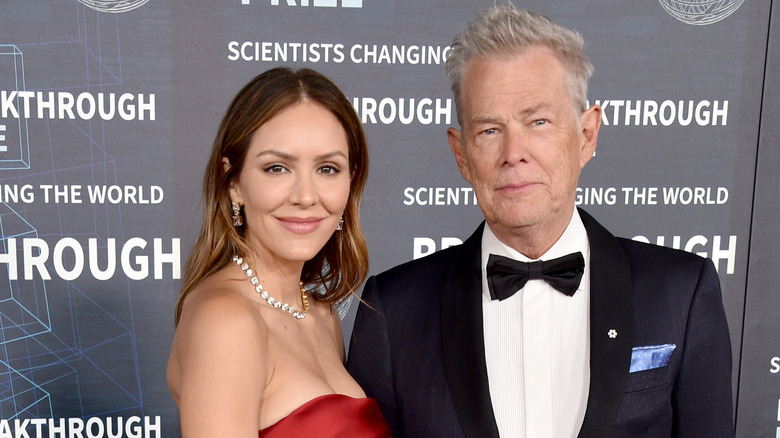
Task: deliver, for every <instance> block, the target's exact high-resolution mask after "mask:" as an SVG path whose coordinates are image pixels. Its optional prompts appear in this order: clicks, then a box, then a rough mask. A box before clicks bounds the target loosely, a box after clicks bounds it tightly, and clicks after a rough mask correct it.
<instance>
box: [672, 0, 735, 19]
mask: <svg viewBox="0 0 780 438" xmlns="http://www.w3.org/2000/svg"><path fill="white" fill-rule="evenodd" d="M658 1H660V2H661V6H663V8H664V9H665V10H666V12H668V13H669V14H670V15H671V16H672V17H674V18H676V19H678V20H680V21H682V22H683V23H688V24H695V25H705V24H712V23H716V22H718V21H720V20H722V19H724V18H726V17H728V16H729V15H731V14H732V13H733V12H734V11H736V10H737V9H738V8H739V7H740V6H741V5H742V3H744V1H745V0H658Z"/></svg>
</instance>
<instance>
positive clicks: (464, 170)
mask: <svg viewBox="0 0 780 438" xmlns="http://www.w3.org/2000/svg"><path fill="white" fill-rule="evenodd" d="M447 143H449V144H450V150H451V151H452V154H453V155H455V162H457V163H458V170H460V174H461V176H463V179H465V180H466V181H468V182H469V183H471V174H470V173H469V167H468V164H467V163H466V157H465V156H464V154H465V152H466V151H465V150H464V149H463V133H462V132H460V131H458V130H457V129H455V128H448V129H447Z"/></svg>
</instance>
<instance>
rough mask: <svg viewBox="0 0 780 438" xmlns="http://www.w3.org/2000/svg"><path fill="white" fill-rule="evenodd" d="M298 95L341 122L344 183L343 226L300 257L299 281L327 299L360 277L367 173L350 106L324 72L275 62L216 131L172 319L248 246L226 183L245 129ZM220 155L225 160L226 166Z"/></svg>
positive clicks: (342, 294) (245, 142) (239, 161)
mask: <svg viewBox="0 0 780 438" xmlns="http://www.w3.org/2000/svg"><path fill="white" fill-rule="evenodd" d="M304 101H307V102H314V103H317V104H319V105H322V106H323V107H324V108H326V109H328V110H329V111H330V112H331V113H333V115H334V116H335V117H336V118H337V119H338V120H339V122H340V123H341V126H342V127H343V128H344V131H345V132H346V134H347V141H348V143H349V166H350V172H351V175H350V176H351V182H350V191H349V198H348V200H347V206H346V208H345V209H344V224H343V230H342V231H337V232H335V233H334V234H333V236H331V238H330V239H329V240H328V242H327V243H326V244H325V246H324V247H323V248H322V249H321V250H320V251H319V252H318V253H317V255H316V256H314V258H312V259H311V260H309V261H307V262H306V263H304V265H303V272H302V273H301V281H303V282H304V284H306V285H307V286H309V288H312V286H313V287H314V288H316V289H318V290H319V291H321V292H322V293H321V294H319V293H314V294H312V296H313V297H314V298H316V299H319V300H322V301H326V302H328V303H331V304H335V303H338V302H340V301H341V300H343V299H344V298H346V297H347V296H348V295H349V294H350V293H352V292H353V291H354V290H355V289H356V288H357V287H358V286H360V284H361V283H362V282H363V280H364V279H365V277H366V272H367V271H368V250H367V249H366V241H365V238H364V236H363V230H362V229H361V227H360V220H359V214H360V213H359V210H360V198H361V196H362V194H363V189H364V187H365V185H366V178H367V177H368V146H367V144H366V138H365V134H364V133H363V127H362V125H361V124H360V120H359V119H358V117H357V114H355V110H354V109H353V108H352V105H350V103H349V101H348V100H347V98H346V97H345V96H344V94H343V93H342V92H341V90H339V89H338V87H336V85H335V84H333V83H332V82H331V81H330V80H328V78H326V77H325V76H323V75H321V74H320V73H317V72H315V71H313V70H310V69H301V70H297V71H294V70H292V69H290V68H275V69H272V70H268V71H266V72H265V73H262V74H260V75H259V76H257V77H255V78H254V79H252V80H251V81H249V83H248V84H246V85H245V86H244V87H243V88H242V89H241V91H239V92H238V94H236V96H235V97H234V98H233V101H232V102H231V104H230V106H229V107H228V109H227V111H226V112H225V116H224V117H223V119H222V123H221V124H220V126H219V130H218V131H217V136H216V139H215V140H214V146H213V148H212V150H211V157H210V158H209V161H208V164H207V165H206V171H205V174H204V175H203V195H202V196H203V198H202V203H203V224H202V226H201V231H200V236H199V237H198V240H197V241H196V242H195V246H194V247H193V249H192V252H191V253H190V257H189V259H188V260H187V266H186V270H185V274H184V285H183V287H182V291H181V294H180V295H179V300H178V302H177V303H176V315H175V317H174V322H175V324H178V323H179V318H180V317H181V311H182V304H183V302H184V299H185V298H186V296H187V294H189V293H190V291H192V289H193V288H195V286H197V285H198V284H199V283H200V282H201V281H203V279H204V278H206V277H208V276H209V275H212V274H214V273H215V272H217V271H218V270H220V269H221V268H222V267H224V266H225V265H226V264H228V263H229V262H230V260H231V258H232V257H233V255H234V254H247V253H249V252H250V251H249V248H248V246H247V241H246V239H245V229H244V227H243V226H241V227H235V226H233V220H232V218H231V216H232V211H231V208H230V195H229V187H230V183H231V182H233V181H235V180H236V179H237V178H238V175H239V174H240V173H241V169H242V168H243V166H244V159H245V158H246V152H247V150H248V149H249V143H250V141H251V138H252V134H253V133H254V132H255V131H257V129H258V128H260V126H262V125H263V124H264V123H266V122H268V121H269V120H271V119H272V118H273V117H275V116H276V115H277V114H279V113H281V112H282V111H284V110H285V109H287V108H290V107H292V106H294V105H296V104H298V103H300V102H304ZM223 157H225V158H227V159H228V160H229V162H230V166H229V169H227V170H225V169H224V168H223V164H222V158H223Z"/></svg>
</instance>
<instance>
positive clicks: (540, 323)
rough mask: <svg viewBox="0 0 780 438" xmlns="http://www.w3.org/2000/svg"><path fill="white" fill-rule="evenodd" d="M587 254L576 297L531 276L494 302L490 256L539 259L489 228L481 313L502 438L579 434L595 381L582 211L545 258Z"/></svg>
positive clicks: (484, 238) (484, 243)
mask: <svg viewBox="0 0 780 438" xmlns="http://www.w3.org/2000/svg"><path fill="white" fill-rule="evenodd" d="M577 251H579V252H581V253H582V255H583V257H584V258H585V272H584V274H583V276H582V280H581V281H580V286H579V287H578V288H577V292H576V293H575V294H574V296H572V297H569V296H566V295H564V294H563V293H561V292H559V291H557V290H555V289H554V288H553V287H552V286H550V285H548V284H547V283H546V282H545V281H544V280H529V281H528V283H526V285H525V286H524V287H523V288H522V289H520V291H519V292H516V293H515V294H514V295H512V296H511V297H510V298H507V299H505V300H503V301H499V300H491V298H490V291H489V290H488V285H487V274H486V267H487V261H488V257H489V255H490V254H497V255H502V256H504V257H509V258H511V259H515V260H520V261H524V262H528V261H532V260H530V259H529V258H528V257H525V256H524V255H522V254H520V253H519V252H517V251H515V250H513V249H512V248H510V247H508V246H506V245H504V244H503V243H501V242H500V241H499V240H498V238H496V236H495V235H494V234H493V232H492V231H491V230H490V227H489V226H485V231H484V233H483V234H482V316H483V330H484V336H485V360H486V364H487V372H488V384H489V387H490V399H491V402H492V404H493V413H494V415H495V417H496V423H497V424H498V431H499V434H500V435H501V436H502V437H519V438H523V437H527V438H545V437H550V438H553V437H554V438H566V437H573V438H574V437H576V436H577V433H578V432H579V430H580V427H581V426H582V421H583V418H584V417H585V407H586V405H587V401H588V387H589V384H590V312H589V310H590V299H589V298H590V246H589V244H588V235H587V232H586V231H585V226H584V225H583V224H582V220H581V219H580V215H579V213H577V210H576V209H575V210H574V215H573V216H572V219H571V221H570V223H569V225H568V227H567V228H566V231H564V233H563V235H562V236H561V238H560V239H558V241H557V242H556V243H555V244H554V245H553V246H552V247H551V248H550V249H549V250H548V251H547V252H546V253H545V254H544V255H542V256H541V257H540V258H539V259H537V260H550V259H554V258H557V257H561V256H564V255H566V254H569V253H573V252H577Z"/></svg>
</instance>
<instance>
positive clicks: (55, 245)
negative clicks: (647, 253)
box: [0, 0, 780, 437]
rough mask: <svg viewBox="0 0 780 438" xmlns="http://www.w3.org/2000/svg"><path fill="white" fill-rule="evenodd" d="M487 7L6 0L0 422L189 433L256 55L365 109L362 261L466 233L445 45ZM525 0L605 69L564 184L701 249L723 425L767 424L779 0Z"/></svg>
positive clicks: (347, 323)
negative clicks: (570, 180)
mask: <svg viewBox="0 0 780 438" xmlns="http://www.w3.org/2000/svg"><path fill="white" fill-rule="evenodd" d="M492 3H493V0H448V1H442V0H436V1H421V0H417V1H412V0H218V1H205V0H204V1H202V0H197V1H182V0H179V1H175V0H3V1H0V437H17V436H30V437H43V436H49V433H50V432H52V433H55V434H58V435H54V436H63V437H64V436H69V437H81V436H84V437H98V436H126V437H141V436H144V437H175V436H179V435H180V432H179V427H178V414H177V411H176V406H175V404H174V402H173V400H172V399H171V397H170V395H169V393H168V389H167V385H166V382H165V367H166V362H167V357H168V351H169V346H170V342H171V339H172V336H173V328H174V326H173V311H174V303H175V301H176V298H177V295H178V290H179V287H180V285H181V278H182V270H183V265H184V262H185V260H186V257H187V253H188V250H189V248H190V247H191V245H192V243H193V241H194V239H195V237H196V235H197V232H198V228H199V226H200V207H199V201H200V182H201V177H202V173H203V168H204V165H205V162H206V159H207V157H208V154H209V150H210V147H211V143H212V141H213V137H214V135H215V133H216V128H217V125H218V123H219V120H220V118H221V116H222V114H223V112H224V110H225V108H226V106H227V104H228V103H229V101H230V99H231V98H232V96H233V95H234V94H235V93H236V91H238V89H239V88H240V87H241V86H242V85H243V84H244V83H246V82H247V81H248V80H249V79H251V78H252V77H254V76H255V75H257V74H259V73H260V72H262V71H265V70H267V69H269V68H272V67H276V66H280V65H285V66H292V67H296V68H300V67H309V68H313V69H315V70H318V71H320V72H322V73H324V74H325V75H327V76H328V77H330V78H332V79H333V80H334V82H336V83H337V85H339V86H340V87H341V88H342V89H343V90H344V92H345V94H346V95H347V96H348V97H349V99H350V100H351V101H352V103H353V105H354V107H355V109H356V110H357V112H358V114H359V116H360V118H361V120H362V122H363V124H364V127H365V130H366V133H367V135H368V139H369V147H370V159H371V168H370V174H369V183H368V188H367V192H366V194H365V198H364V203H363V205H362V210H361V218H362V222H363V225H364V228H365V231H366V234H367V239H368V245H369V250H370V255H371V273H378V272H381V271H383V270H385V269H387V268H390V267H391V266H394V265H396V264H399V263H401V262H404V261H407V260H409V259H412V258H417V257H422V256H425V255H426V254H430V253H432V252H434V251H437V250H439V249H442V248H445V247H447V246H450V245H456V244H458V243H460V242H461V241H462V240H464V239H465V238H466V237H467V236H468V235H469V234H470V233H471V232H472V230H473V229H474V228H475V227H476V226H477V225H478V224H479V222H480V221H481V213H480V211H479V208H478V206H477V205H476V200H475V197H474V194H473V191H472V190H471V188H470V187H469V186H468V184H467V183H466V182H465V181H464V180H462V178H461V177H460V174H459V173H458V171H457V169H456V165H455V161H454V159H453V158H452V156H451V154H450V151H449V148H448V146H447V141H446V129H447V128H448V127H450V126H456V125H457V121H456V117H455V108H454V104H453V101H452V97H451V95H450V92H449V89H448V86H447V84H446V81H445V79H444V77H443V65H444V61H445V60H446V58H447V56H448V53H449V50H450V49H449V44H450V42H451V41H452V37H453V36H454V35H455V33H456V32H457V31H458V30H459V29H460V28H462V27H463V26H464V24H465V23H466V22H467V21H468V20H469V19H470V18H471V17H472V16H473V15H474V14H475V13H476V12H477V11H479V10H482V9H483V8H485V7H487V6H489V5H491V4H492ZM515 4H517V5H518V6H522V7H525V8H527V9H530V10H532V11H535V12H538V13H541V14H543V15H546V16H548V17H550V18H551V19H553V20H554V21H556V22H558V23H561V24H564V25H566V26H570V27H573V28H576V29H578V30H579V31H580V32H581V33H582V34H583V36H584V37H585V40H586V42H587V50H588V53H589V56H590V58H591V60H592V62H593V64H594V65H595V67H596V72H595V74H594V77H593V80H592V81H591V86H590V90H589V102H590V103H591V104H599V105H601V106H602V108H603V109H604V111H603V117H602V124H603V127H602V130H601V135H600V139H599V145H598V149H597V152H596V155H595V157H594V159H593V160H592V161H591V162H590V164H589V165H588V166H587V167H586V169H585V171H584V173H583V176H582V178H581V180H580V184H581V185H580V188H579V189H578V195H579V196H578V204H579V205H580V206H581V207H582V208H584V209H586V210H587V211H588V212H590V213H591V214H592V215H594V216H595V217H596V218H597V219H599V220H600V221H601V222H602V223H604V224H605V225H606V226H607V227H608V228H610V229H611V230H612V231H613V232H614V233H615V234H618V235H622V236H626V237H632V238H635V239H638V240H643V241H647V242H652V243H656V244H659V245H664V246H669V247H674V248H679V249H683V250H685V251H690V252H693V253H696V254H699V255H701V256H702V257H709V258H711V259H712V260H713V261H714V263H715V266H716V267H717V269H718V272H719V274H720V278H721V284H722V288H723V300H724V305H725V307H726V313H727V317H728V321H729V327H730V330H731V337H732V344H733V350H734V394H735V409H736V410H735V412H736V427H737V433H738V436H740V437H759V436H761V437H775V436H777V437H780V336H778V332H777V330H776V327H777V321H778V317H777V315H778V312H780V294H778V293H777V282H776V281H775V278H774V277H775V275H776V273H777V272H780V262H778V261H777V257H776V255H775V254H776V252H775V249H776V248H777V247H778V245H780V237H778V232H777V230H778V226H777V223H778V220H780V201H778V199H780V198H778V197H777V192H778V190H779V189H780V164H779V163H780V151H779V150H778V149H779V148H778V140H779V138H780V132H779V131H778V129H779V128H778V127H777V124H778V123H777V122H778V120H780V104H778V102H780V91H778V90H780V87H779V86H780V77H779V76H778V73H777V72H778V71H779V70H778V68H779V67H780V58H779V57H780V47H779V45H780V35H778V31H777V29H774V28H773V27H776V25H775V26H770V23H773V22H774V23H777V22H778V21H780V12H779V11H778V10H780V7H778V6H777V5H775V6H774V7H772V2H771V1H769V0H752V1H744V0H719V1H713V0H647V1H642V2H637V1H630V0H555V1H550V0H524V1H520V0H515ZM773 18H774V20H773ZM355 307H356V300H352V302H351V303H348V304H347V305H345V306H343V307H342V309H341V314H342V317H343V325H344V329H345V332H346V333H349V331H350V330H351V328H352V319H353V318H354V311H355ZM25 433H26V434H27V435H25Z"/></svg>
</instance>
